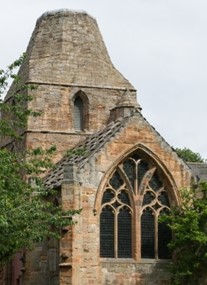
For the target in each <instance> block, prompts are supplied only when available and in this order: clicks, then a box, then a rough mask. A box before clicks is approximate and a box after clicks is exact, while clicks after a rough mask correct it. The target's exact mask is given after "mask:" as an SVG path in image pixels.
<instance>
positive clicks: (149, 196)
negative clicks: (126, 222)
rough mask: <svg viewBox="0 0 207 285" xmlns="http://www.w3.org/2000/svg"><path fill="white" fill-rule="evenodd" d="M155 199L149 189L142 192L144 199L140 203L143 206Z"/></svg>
mask: <svg viewBox="0 0 207 285" xmlns="http://www.w3.org/2000/svg"><path fill="white" fill-rule="evenodd" d="M154 199H155V195H154V194H153V193H152V192H151V191H147V192H146V193H145V194H144V199H143V203H142V205H143V206H145V205H147V204H150V203H151V202H152V201H153V200H154Z"/></svg>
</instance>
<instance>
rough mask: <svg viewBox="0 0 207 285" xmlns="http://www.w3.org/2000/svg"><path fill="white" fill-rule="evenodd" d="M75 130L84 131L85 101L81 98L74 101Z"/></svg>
mask: <svg viewBox="0 0 207 285" xmlns="http://www.w3.org/2000/svg"><path fill="white" fill-rule="evenodd" d="M74 129H75V130H78V131H83V101H82V99H81V98H80V97H79V96H77V97H76V98H75V101H74Z"/></svg>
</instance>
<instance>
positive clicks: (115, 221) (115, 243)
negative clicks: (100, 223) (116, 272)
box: [114, 211, 118, 258]
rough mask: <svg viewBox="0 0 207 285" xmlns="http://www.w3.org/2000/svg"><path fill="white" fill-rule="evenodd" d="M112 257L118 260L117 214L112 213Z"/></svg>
mask: <svg viewBox="0 0 207 285" xmlns="http://www.w3.org/2000/svg"><path fill="white" fill-rule="evenodd" d="M114 257H115V258H118V213H117V211H115V212H114Z"/></svg>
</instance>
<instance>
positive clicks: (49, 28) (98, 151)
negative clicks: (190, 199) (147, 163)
mask: <svg viewBox="0 0 207 285" xmlns="http://www.w3.org/2000/svg"><path fill="white" fill-rule="evenodd" d="M27 52H28V56H27V60H26V62H25V63H24V65H23V66H22V68H21V70H20V74H22V76H23V78H24V80H25V82H30V83H35V84H37V89H36V90H34V91H33V98H34V99H33V100H32V102H31V103H30V105H29V107H31V108H33V109H34V110H36V111H39V112H41V116H39V117H36V118H30V119H29V121H28V125H27V128H26V129H25V130H23V137H24V140H23V141H22V144H21V145H15V146H14V147H16V149H15V151H16V150H17V149H24V148H26V149H29V148H34V147H39V146H42V147H43V148H48V147H50V146H51V145H56V147H57V149H58V153H57V155H56V157H55V158H54V161H55V162H56V161H58V160H60V159H61V160H60V161H59V163H58V164H57V167H56V169H55V170H52V171H51V172H50V173H49V174H48V176H47V177H46V179H45V184H46V185H47V187H48V188H50V189H52V188H58V189H60V195H61V205H62V207H63V209H65V210H69V209H82V212H81V214H80V215H77V216H75V217H73V219H74V221H77V224H75V225H73V226H72V227H66V228H63V229H62V232H61V240H60V242H59V243H58V242H55V241H52V240H50V241H48V240H47V241H45V242H44V243H42V244H39V245H37V246H36V248H35V249H34V251H32V252H30V251H28V252H27V253H26V260H25V271H24V274H23V276H22V279H21V282H22V283H21V284H23V285H24V284H25V285H40V284H41V285H57V284H59V285H91V284H94V285H135V284H136V285H154V284H157V285H169V284H170V275H169V274H168V273H167V271H166V266H167V264H168V262H160V261H159V260H148V261H147V260H142V259H141V258H140V240H141V234H140V232H137V233H136V237H137V240H138V241H139V243H138V244H137V245H136V248H135V249H134V252H133V258H130V259H114V258H113V259H106V258H100V212H101V201H102V196H103V189H104V187H105V186H106V183H107V181H108V179H109V177H110V176H111V175H112V173H113V171H114V170H115V168H116V167H117V165H118V164H119V163H120V162H121V161H122V160H123V159H124V158H126V157H127V156H128V155H129V154H130V153H133V152H134V151H135V150H139V151H141V152H142V153H145V155H146V156H148V157H151V158H152V159H153V161H154V163H155V164H156V165H158V166H159V167H160V168H161V169H162V172H163V173H164V174H165V176H166V177H167V179H168V180H167V181H168V183H169V186H170V189H171V193H170V198H171V205H177V204H179V203H180V197H179V189H180V188H181V187H183V186H188V185H189V184H190V181H191V176H192V175H191V171H190V169H189V167H188V166H187V164H185V163H184V162H183V161H182V160H181V159H180V158H179V157H178V156H177V154H176V153H175V152H174V151H173V150H172V148H171V147H170V146H169V145H168V144H167V142H166V141H165V140H164V139H163V138H162V137H161V136H160V135H159V133H158V132H157V131H156V130H155V129H154V128H153V127H152V126H151V125H150V124H149V123H148V122H147V121H146V119H145V118H144V117H143V116H142V114H141V108H140V106H139V104H138V103H137V102H136V91H135V90H134V88H133V86H132V85H131V84H130V83H129V82H128V80H126V79H125V78H124V77H123V76H122V75H121V74H120V73H119V72H118V71H117V70H116V69H115V68H114V66H113V65H112V63H111V60H110V58H109V55H108V53H107V50H106V47H105V45H104V43H103V40H102V37H101V34H100V32H99V30H98V26H97V24H96V21H95V20H94V19H93V18H92V17H90V16H89V15H87V14H86V13H85V12H81V13H79V12H71V11H68V10H60V11H56V12H48V13H45V14H43V16H42V17H40V19H39V20H38V21H37V25H36V28H35V30H34V33H33V35H32V38H31V40H30V43H29V46H28V50H27ZM78 92H80V94H81V96H83V97H82V98H83V99H84V100H83V103H84V108H85V109H84V129H83V130H76V129H75V128H74V98H75V96H76V94H78ZM9 96H11V92H9V93H8V96H7V100H9ZM10 147H13V146H12V145H11V146H10ZM71 148H74V150H75V151H78V152H77V153H78V154H77V153H76V154H75V155H71V156H66V157H64V158H62V157H63V154H64V153H65V151H67V150H68V149H71ZM74 150H73V151H74ZM137 202H140V201H137ZM4 285H10V284H4Z"/></svg>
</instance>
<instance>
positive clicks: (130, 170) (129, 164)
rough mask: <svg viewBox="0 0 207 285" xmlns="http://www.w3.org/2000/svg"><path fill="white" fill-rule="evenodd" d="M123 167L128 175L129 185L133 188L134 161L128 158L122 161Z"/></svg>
mask: <svg viewBox="0 0 207 285" xmlns="http://www.w3.org/2000/svg"><path fill="white" fill-rule="evenodd" d="M123 169H124V171H125V173H126V176H127V177H128V179H129V181H130V183H131V187H132V189H133V190H134V182H135V163H134V161H133V160H131V159H128V160H126V161H125V162H124V163H123Z"/></svg>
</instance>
